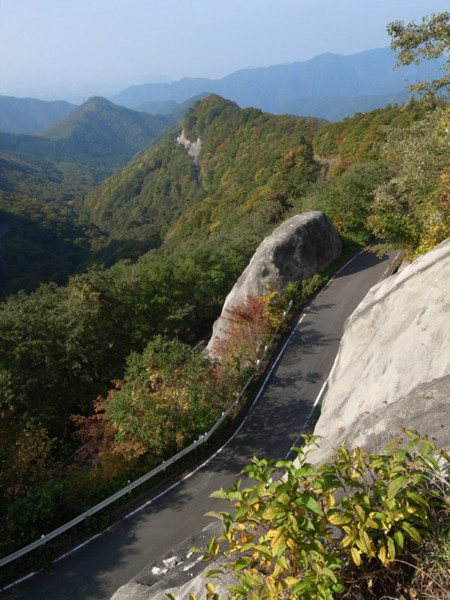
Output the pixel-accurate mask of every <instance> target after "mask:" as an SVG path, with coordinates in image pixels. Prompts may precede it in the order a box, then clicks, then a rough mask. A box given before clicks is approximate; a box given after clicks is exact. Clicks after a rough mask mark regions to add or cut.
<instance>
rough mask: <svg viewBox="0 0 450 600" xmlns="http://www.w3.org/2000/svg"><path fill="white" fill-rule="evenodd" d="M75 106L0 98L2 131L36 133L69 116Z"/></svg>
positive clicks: (8, 97) (58, 102) (0, 127)
mask: <svg viewBox="0 0 450 600" xmlns="http://www.w3.org/2000/svg"><path fill="white" fill-rule="evenodd" d="M74 108H75V105H74V104H70V103H69V102H65V101H64V100H54V101H51V102H47V101H45V100H36V99H35V98H13V97H12V96H0V131H5V132H8V133H36V132H38V131H41V130H42V129H45V128H46V127H49V126H50V125H51V124H52V123H54V122H55V121H56V120H58V119H61V118H62V117H64V116H65V115H67V114H69V113H70V112H71V111H72V110H73V109H74Z"/></svg>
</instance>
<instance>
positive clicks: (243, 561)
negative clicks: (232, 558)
mask: <svg viewBox="0 0 450 600" xmlns="http://www.w3.org/2000/svg"><path fill="white" fill-rule="evenodd" d="M251 562H252V559H251V558H248V557H246V556H243V557H242V558H240V559H239V560H238V561H236V562H235V564H234V565H233V572H234V573H237V572H238V571H241V570H242V569H245V568H246V567H248V565H249V564H250V563H251Z"/></svg>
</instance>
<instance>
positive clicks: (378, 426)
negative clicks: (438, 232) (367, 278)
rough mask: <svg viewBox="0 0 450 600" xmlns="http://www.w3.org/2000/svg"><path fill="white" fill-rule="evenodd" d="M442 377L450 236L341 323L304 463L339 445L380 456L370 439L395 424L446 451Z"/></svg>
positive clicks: (447, 362)
mask: <svg viewBox="0 0 450 600" xmlns="http://www.w3.org/2000/svg"><path fill="white" fill-rule="evenodd" d="M449 379H450V238H448V239H447V240H446V241H445V242H443V243H442V244H440V245H439V246H438V247H437V248H435V249H434V250H432V251H431V252H429V253H428V254H426V255H423V256H421V257H420V258H418V259H417V260H415V261H414V262H413V263H412V264H410V265H409V266H407V267H405V268H404V269H403V270H402V271H401V272H399V273H397V274H396V275H392V276H391V277H389V278H388V279H386V280H384V281H383V282H381V283H380V284H378V285H376V286H374V287H373V288H372V289H371V290H370V291H369V293H368V294H367V295H366V297H365V298H364V300H363V301H362V302H361V304H360V305H359V306H358V307H357V309H356V310H355V312H354V313H353V314H352V315H351V317H350V318H349V319H348V321H347V323H346V327H345V330H344V335H343V338H342V341H341V345H340V349H339V353H338V355H337V357H336V361H335V363H334V366H333V369H332V371H331V373H330V377H329V385H328V392H327V394H326V396H325V398H324V401H323V404H322V411H321V415H320V418H319V420H318V422H317V424H316V427H315V430H314V434H315V435H319V436H321V437H322V438H323V439H322V441H321V448H320V451H318V452H316V453H313V454H312V455H310V456H311V460H313V461H314V462H315V463H319V462H322V461H323V460H326V458H327V457H328V456H329V455H330V453H331V452H332V449H333V448H336V447H338V446H339V445H340V444H341V443H342V442H344V441H345V440H347V443H348V444H349V445H353V446H355V445H361V446H364V447H366V448H367V449H368V450H376V451H380V450H381V448H380V447H379V442H377V441H376V440H377V439H378V438H379V439H380V440H381V439H386V441H387V439H388V438H390V439H392V438H395V437H399V436H400V435H401V434H402V427H406V428H416V429H418V430H419V433H421V434H423V435H428V436H430V437H435V438H436V439H437V438H439V439H440V443H443V442H445V445H446V447H448V448H449V449H450V397H449V396H448V395H447V397H446V402H444V401H443V392H442V390H445V389H447V390H448V386H449ZM424 394H425V396H426V395H427V394H428V396H427V398H425V397H424ZM444 397H445V394H444ZM433 398H436V402H433V400H432V399H433ZM430 411H431V412H430ZM432 414H433V415H434V416H433V417H431V415H432ZM421 415H422V416H421ZM442 423H446V427H445V430H446V434H447V437H446V441H445V437H444V438H443V437H442ZM382 434H383V435H382ZM377 436H378V437H377Z"/></svg>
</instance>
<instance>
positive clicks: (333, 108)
mask: <svg viewBox="0 0 450 600" xmlns="http://www.w3.org/2000/svg"><path fill="white" fill-rule="evenodd" d="M395 63H396V57H395V54H394V53H393V52H392V50H391V49H390V48H378V49H375V50H368V51H365V52H360V53H358V54H353V55H350V56H343V55H338V54H331V53H326V54H321V55H319V56H316V57H315V58H312V59H311V60H308V61H304V62H294V63H291V64H284V65H274V66H270V67H261V68H255V69H242V70H240V71H237V72H235V73H232V74H231V75H228V76H227V77H224V78H223V79H215V80H212V79H205V78H184V79H181V80H179V81H176V82H173V83H151V84H146V85H138V86H132V87H129V88H127V89H125V90H124V91H122V92H121V93H119V94H117V95H115V96H113V97H112V98H111V100H112V102H115V103H116V104H120V105H122V106H127V107H129V108H137V107H145V106H149V104H148V103H164V102H173V101H175V102H183V101H185V100H186V99H187V98H190V97H191V96H194V95H196V94H200V93H203V92H208V93H215V94H218V95H220V96H222V97H224V98H229V99H230V100H233V101H234V102H237V103H238V104H239V106H241V107H247V106H253V107H256V108H260V109H262V110H264V111H268V112H272V113H275V114H282V113H285V112H291V113H292V114H302V116H316V117H322V118H327V119H329V120H340V119H342V118H344V117H345V116H349V115H353V114H354V112H365V111H366V110H371V109H373V108H378V107H382V106H385V105H386V104H388V103H390V102H392V101H394V102H403V101H404V99H405V98H406V97H407V92H406V91H405V89H406V87H407V86H409V85H410V84H411V83H413V82H415V81H417V80H418V79H419V80H422V79H427V78H428V77H430V76H431V75H432V74H433V73H434V71H435V70H436V68H437V67H438V66H439V65H440V64H441V62H438V61H428V62H426V63H424V64H421V65H412V66H410V67H401V68H398V69H394V65H395ZM337 105H339V107H340V108H339V109H338V110H337ZM299 111H300V112H299ZM305 111H308V112H307V114H306V113H305Z"/></svg>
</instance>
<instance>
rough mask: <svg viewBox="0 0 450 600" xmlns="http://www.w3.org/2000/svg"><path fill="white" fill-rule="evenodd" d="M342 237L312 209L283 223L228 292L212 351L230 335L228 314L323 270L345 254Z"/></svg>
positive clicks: (211, 341)
mask: <svg viewBox="0 0 450 600" xmlns="http://www.w3.org/2000/svg"><path fill="white" fill-rule="evenodd" d="M341 249H342V246H341V240H340V237H339V234H338V232H337V230H336V229H335V228H334V227H333V225H332V224H331V222H330V220H329V219H328V217H327V216H326V215H325V214H324V213H322V212H319V211H311V212H308V213H303V214H300V215H296V216H295V217H292V218H291V219H289V220H288V221H286V222H285V223H283V224H282V225H280V226H279V227H278V228H277V229H275V231H274V232H273V233H272V235H270V236H268V237H266V238H265V240H264V241H263V242H262V243H261V244H260V246H259V247H258V248H257V250H256V252H255V254H254V255H253V257H252V259H251V261H250V263H249V265H248V266H247V268H246V269H245V270H244V272H243V273H242V275H241V276H240V277H239V279H238V280H237V282H236V284H235V285H234V287H233V289H232V290H231V292H230V293H229V294H228V296H227V298H226V300H225V303H224V306H223V309H222V314H221V316H220V317H219V319H218V320H217V321H216V322H215V324H214V328H213V335H212V337H211V339H210V341H209V343H208V347H207V349H208V351H209V353H210V354H214V345H215V344H216V342H217V340H218V339H220V338H224V337H226V334H227V318H226V316H227V314H228V311H229V310H231V309H232V308H234V307H236V306H239V305H240V304H241V303H242V302H243V301H244V300H245V298H246V297H247V296H261V295H264V294H267V292H268V289H270V290H277V291H282V290H283V289H284V288H285V287H286V284H287V283H289V282H293V281H301V280H302V279H306V278H308V277H311V276H312V275H314V274H315V273H319V272H320V271H323V270H324V269H325V268H326V267H327V266H328V265H330V264H331V263H332V262H333V261H334V260H335V259H336V258H337V257H338V256H339V254H340V253H341Z"/></svg>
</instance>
